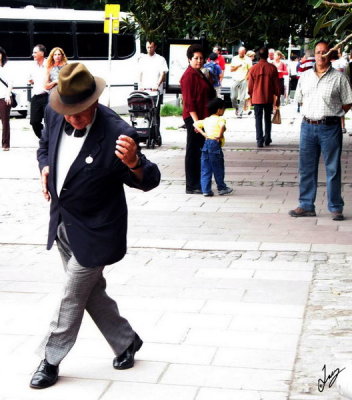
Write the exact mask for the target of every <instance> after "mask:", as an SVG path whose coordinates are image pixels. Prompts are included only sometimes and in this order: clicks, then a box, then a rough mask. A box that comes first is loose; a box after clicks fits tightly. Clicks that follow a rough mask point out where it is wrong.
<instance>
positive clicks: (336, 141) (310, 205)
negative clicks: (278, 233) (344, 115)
mask: <svg viewBox="0 0 352 400" xmlns="http://www.w3.org/2000/svg"><path fill="white" fill-rule="evenodd" d="M341 152H342V131H341V124H340V122H338V123H336V124H333V125H325V124H322V125H311V124H308V123H307V122H304V121H303V122H302V125H301V136H300V145H299V175H300V179H299V206H300V207H302V208H304V209H305V210H308V211H313V210H314V203H315V197H316V193H317V185H318V168H319V158H320V153H323V157H324V164H325V169H326V193H327V197H328V209H329V211H331V212H334V211H339V212H340V211H342V209H343V205H344V202H343V200H342V197H341Z"/></svg>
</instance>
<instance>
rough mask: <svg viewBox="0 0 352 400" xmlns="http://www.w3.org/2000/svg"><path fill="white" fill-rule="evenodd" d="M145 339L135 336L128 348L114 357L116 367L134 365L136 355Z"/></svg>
mask: <svg viewBox="0 0 352 400" xmlns="http://www.w3.org/2000/svg"><path fill="white" fill-rule="evenodd" d="M142 344H143V341H142V339H141V338H140V337H139V336H138V335H137V333H136V336H135V337H134V341H133V342H132V343H131V344H130V345H129V347H128V348H127V350H125V351H124V352H123V353H122V354H120V355H119V356H117V357H115V358H114V361H113V363H112V365H113V367H114V368H115V369H128V368H132V367H133V366H134V355H135V354H136V353H137V351H138V350H139V349H140V348H141V347H142Z"/></svg>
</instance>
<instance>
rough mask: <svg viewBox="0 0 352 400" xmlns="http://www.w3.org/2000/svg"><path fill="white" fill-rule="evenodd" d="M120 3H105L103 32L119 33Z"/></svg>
mask: <svg viewBox="0 0 352 400" xmlns="http://www.w3.org/2000/svg"><path fill="white" fill-rule="evenodd" d="M119 16H120V4H105V18H104V33H110V29H111V33H119V29H120V21H119Z"/></svg>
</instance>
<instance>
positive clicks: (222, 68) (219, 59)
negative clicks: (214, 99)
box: [213, 46, 226, 82]
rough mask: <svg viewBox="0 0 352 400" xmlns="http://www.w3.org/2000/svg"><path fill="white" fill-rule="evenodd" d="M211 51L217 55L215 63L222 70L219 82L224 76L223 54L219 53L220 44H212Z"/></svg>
mask: <svg viewBox="0 0 352 400" xmlns="http://www.w3.org/2000/svg"><path fill="white" fill-rule="evenodd" d="M213 53H215V54H217V55H218V58H217V59H216V60H215V62H216V63H217V64H219V67H220V68H221V70H222V74H221V75H220V82H221V81H222V78H223V77H224V71H225V64H226V62H225V58H224V56H222V55H221V47H220V46H214V47H213Z"/></svg>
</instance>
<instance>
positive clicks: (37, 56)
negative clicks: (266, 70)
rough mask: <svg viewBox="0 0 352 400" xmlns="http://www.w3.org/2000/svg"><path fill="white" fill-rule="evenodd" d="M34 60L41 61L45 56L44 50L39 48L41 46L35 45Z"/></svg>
mask: <svg viewBox="0 0 352 400" xmlns="http://www.w3.org/2000/svg"><path fill="white" fill-rule="evenodd" d="M32 56H33V59H34V61H40V60H42V59H43V58H44V52H43V51H40V50H39V47H37V46H36V47H34V49H33V53H32Z"/></svg>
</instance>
